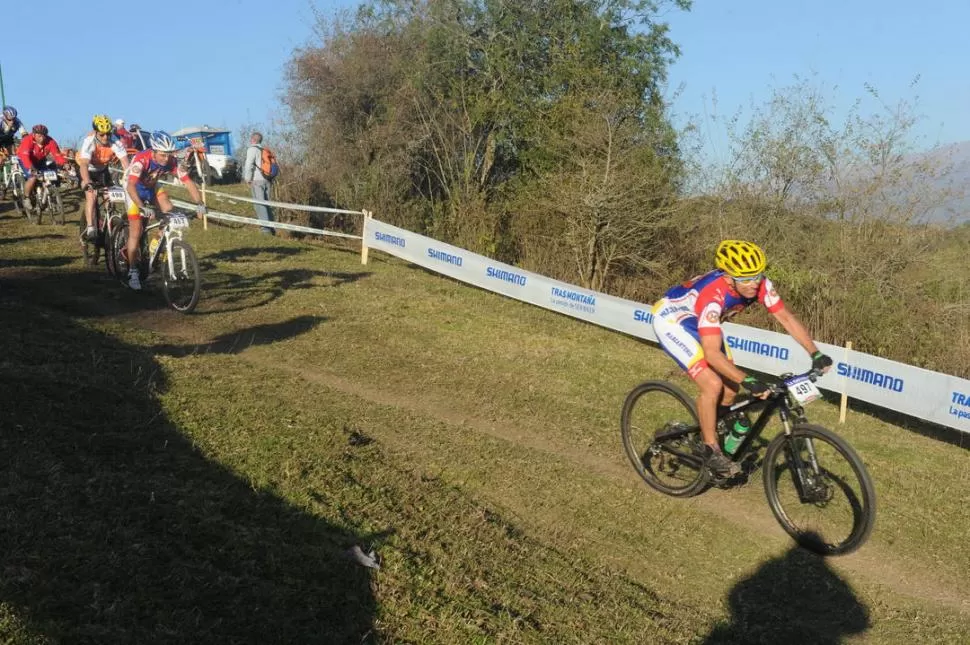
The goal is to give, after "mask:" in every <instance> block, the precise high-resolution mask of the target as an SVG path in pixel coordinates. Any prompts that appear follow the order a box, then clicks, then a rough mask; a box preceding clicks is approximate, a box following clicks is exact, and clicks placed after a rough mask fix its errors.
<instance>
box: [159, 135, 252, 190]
mask: <svg viewBox="0 0 970 645" xmlns="http://www.w3.org/2000/svg"><path fill="white" fill-rule="evenodd" d="M172 137H173V138H174V139H175V145H176V147H177V148H178V150H179V153H178V154H179V155H180V156H182V155H184V156H185V157H186V158H188V166H189V170H190V173H189V174H190V175H192V179H193V180H195V181H201V180H203V179H204V180H205V183H207V184H214V183H216V182H222V183H232V182H238V181H239V179H240V175H239V163H238V162H237V161H236V159H235V158H234V157H233V156H232V152H233V150H232V133H231V132H230V131H229V130H220V129H218V128H210V127H209V126H207V125H203V126H191V127H188V128H182V129H181V130H177V131H176V132H173V133H172ZM189 157H192V158H189Z"/></svg>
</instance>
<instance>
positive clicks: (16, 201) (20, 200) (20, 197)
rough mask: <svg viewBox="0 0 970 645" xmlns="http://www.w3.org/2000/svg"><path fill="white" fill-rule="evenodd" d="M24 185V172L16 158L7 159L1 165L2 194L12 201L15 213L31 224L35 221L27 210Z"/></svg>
mask: <svg viewBox="0 0 970 645" xmlns="http://www.w3.org/2000/svg"><path fill="white" fill-rule="evenodd" d="M24 183H25V179H24V171H23V169H22V168H21V167H20V162H19V161H17V158H16V157H13V156H11V157H8V158H7V161H6V163H4V164H3V187H4V194H5V195H6V196H9V197H10V198H11V199H12V200H13V205H14V208H15V209H16V210H17V212H18V213H20V214H21V215H23V216H24V217H26V218H27V221H29V222H31V223H33V222H34V221H35V220H34V214H33V213H32V212H31V211H30V209H28V208H27V202H26V199H25V191H24Z"/></svg>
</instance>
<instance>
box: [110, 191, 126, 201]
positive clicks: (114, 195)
mask: <svg viewBox="0 0 970 645" xmlns="http://www.w3.org/2000/svg"><path fill="white" fill-rule="evenodd" d="M108 199H109V200H110V201H112V202H123V201H125V189H124V188H109V189H108Z"/></svg>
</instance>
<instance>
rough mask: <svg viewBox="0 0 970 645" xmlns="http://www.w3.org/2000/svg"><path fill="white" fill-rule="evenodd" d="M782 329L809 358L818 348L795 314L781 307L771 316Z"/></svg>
mask: <svg viewBox="0 0 970 645" xmlns="http://www.w3.org/2000/svg"><path fill="white" fill-rule="evenodd" d="M772 315H773V316H774V317H775V320H777V321H778V322H779V323H780V324H781V326H782V327H784V328H785V331H787V332H788V333H789V334H790V335H791V337H792V338H794V339H795V341H796V342H798V344H799V345H801V346H802V347H803V348H805V351H806V352H808V354H809V356H811V355H812V354H814V353H815V352H817V351H818V347H816V346H815V341H813V340H812V335H811V334H810V333H808V330H807V329H805V325H803V324H802V321H800V320H799V319H798V318H796V317H795V314H793V313H791V312H790V311H788V309H787V308H784V307H782V308H781V309H779V310H778V311H776V312H775V313H773V314H772Z"/></svg>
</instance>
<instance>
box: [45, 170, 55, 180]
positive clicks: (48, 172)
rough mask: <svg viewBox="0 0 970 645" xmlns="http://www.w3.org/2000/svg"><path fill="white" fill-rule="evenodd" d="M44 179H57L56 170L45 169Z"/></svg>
mask: <svg viewBox="0 0 970 645" xmlns="http://www.w3.org/2000/svg"><path fill="white" fill-rule="evenodd" d="M44 179H47V180H49V181H54V180H55V179H57V172H55V171H53V170H45V171H44Z"/></svg>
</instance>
